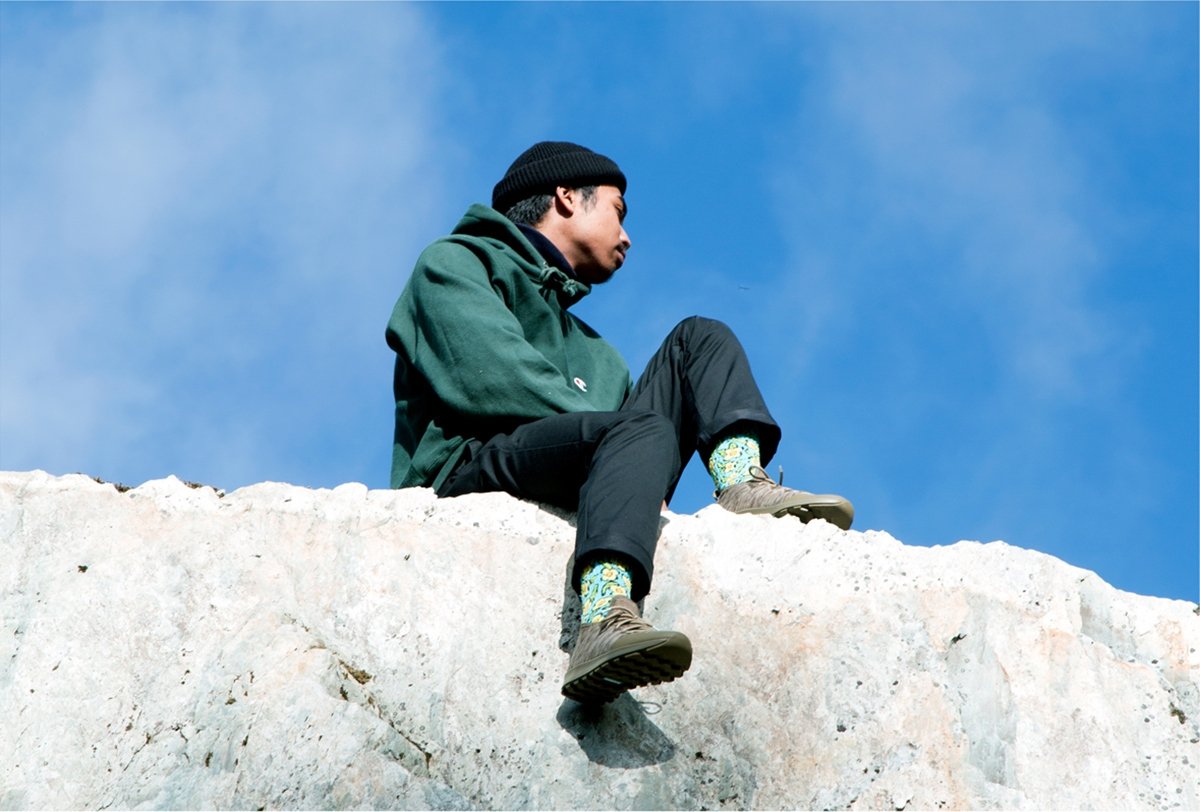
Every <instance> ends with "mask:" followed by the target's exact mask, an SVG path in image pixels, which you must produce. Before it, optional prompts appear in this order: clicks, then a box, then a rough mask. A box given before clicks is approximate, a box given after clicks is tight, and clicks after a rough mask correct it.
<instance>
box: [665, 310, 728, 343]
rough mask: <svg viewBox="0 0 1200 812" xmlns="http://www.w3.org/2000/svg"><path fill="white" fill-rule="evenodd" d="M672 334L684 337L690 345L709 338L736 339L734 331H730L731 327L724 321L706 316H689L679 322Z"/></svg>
mask: <svg viewBox="0 0 1200 812" xmlns="http://www.w3.org/2000/svg"><path fill="white" fill-rule="evenodd" d="M671 332H672V333H673V334H676V335H680V336H683V337H684V338H685V340H686V341H688V342H689V343H692V342H696V341H698V340H701V339H704V338H708V337H717V338H732V337H734V336H733V330H731V329H729V325H727V324H726V323H725V322H723V321H718V320H717V319H710V318H708V317H706V316H688V317H687V318H686V319H684V320H683V321H681V322H679V324H677V325H676V326H675V329H674V330H672V331H671Z"/></svg>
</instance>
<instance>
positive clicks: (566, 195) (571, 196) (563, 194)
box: [554, 186, 579, 217]
mask: <svg viewBox="0 0 1200 812" xmlns="http://www.w3.org/2000/svg"><path fill="white" fill-rule="evenodd" d="M578 205H579V191H578V190H576V189H571V188H569V187H567V186H559V187H557V188H556V189H555V190H554V208H555V209H556V210H557V211H558V213H559V214H560V215H561V216H563V217H570V216H571V215H572V214H574V213H575V208H576V207H577V206H578Z"/></svg>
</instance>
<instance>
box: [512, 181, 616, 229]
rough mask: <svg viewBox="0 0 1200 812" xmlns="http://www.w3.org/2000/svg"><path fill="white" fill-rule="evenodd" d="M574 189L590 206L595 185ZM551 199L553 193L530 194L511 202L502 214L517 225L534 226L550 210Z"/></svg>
mask: <svg viewBox="0 0 1200 812" xmlns="http://www.w3.org/2000/svg"><path fill="white" fill-rule="evenodd" d="M576 191H578V192H579V199H580V201H581V202H582V203H583V204H584V205H589V206H590V205H591V203H592V201H594V200H595V199H596V187H595V186H580V187H579V189H577V190H576ZM553 201H554V195H552V194H537V195H530V196H529V197H527V198H525V199H524V200H518V201H517V202H516V203H513V204H512V206H510V207H509V209H508V211H506V212H504V216H505V217H507V218H508V219H509V220H512V221H513V222H514V223H517V224H519V225H526V226H536V225H537V224H538V223H540V222H542V218H543V217H545V216H546V212H548V211H550V204H551V203H552V202H553Z"/></svg>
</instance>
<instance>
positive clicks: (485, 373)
mask: <svg viewBox="0 0 1200 812" xmlns="http://www.w3.org/2000/svg"><path fill="white" fill-rule="evenodd" d="M547 307H548V305H547ZM387 332H388V343H389V344H390V345H392V347H393V349H396V348H397V345H399V346H400V348H401V351H402V352H404V353H405V354H406V355H407V356H408V357H409V359H410V360H411V361H412V362H413V364H414V365H416V367H417V368H418V369H419V370H420V371H421V373H422V374H423V375H424V376H425V378H426V379H427V380H428V381H429V383H430V384H431V386H433V388H434V390H435V391H436V392H437V394H438V397H439V398H440V399H441V400H442V401H443V402H444V403H445V404H446V405H447V406H448V407H449V408H451V409H453V410H454V411H455V412H458V413H459V414H464V415H474V416H481V417H525V418H538V417H546V416H548V415H552V414H560V413H563V412H577V411H594V410H596V409H598V408H601V406H600V405H597V404H594V403H592V402H591V401H590V400H589V399H588V398H587V396H586V395H585V394H584V393H582V392H580V391H578V390H577V389H575V388H574V387H573V386H572V385H571V384H570V383H569V382H568V381H567V380H566V378H565V377H564V374H563V372H562V371H561V370H560V369H558V368H557V367H556V366H555V365H554V364H552V363H551V362H550V361H549V360H548V359H547V358H546V357H545V356H544V355H543V354H542V353H541V352H540V351H539V350H538V349H537V348H536V347H534V346H532V345H531V344H530V343H529V341H528V340H526V338H525V333H524V330H523V329H522V327H521V324H520V322H519V321H518V320H517V317H516V316H515V315H514V314H513V313H512V312H511V311H510V310H509V309H508V307H507V306H506V305H505V302H504V301H503V300H502V299H501V297H500V295H499V294H498V293H497V292H496V291H495V290H494V289H493V288H492V285H491V280H490V279H489V278H488V275H487V273H486V271H485V270H484V267H483V265H482V263H481V262H480V260H479V258H478V257H476V256H475V255H474V253H473V252H472V251H471V250H470V249H469V248H467V247H466V246H463V245H459V244H455V243H448V242H441V243H436V244H434V245H433V246H431V247H430V248H428V249H426V251H425V252H424V253H423V254H422V255H421V257H420V259H419V260H418V261H417V266H416V268H415V269H414V270H413V275H412V278H411V279H410V281H409V285H408V291H407V292H406V294H405V295H404V296H402V297H401V299H400V301H399V302H397V304H396V309H395V310H394V311H393V313H392V318H391V321H390V322H389V323H388V331H387ZM610 408H611V406H610Z"/></svg>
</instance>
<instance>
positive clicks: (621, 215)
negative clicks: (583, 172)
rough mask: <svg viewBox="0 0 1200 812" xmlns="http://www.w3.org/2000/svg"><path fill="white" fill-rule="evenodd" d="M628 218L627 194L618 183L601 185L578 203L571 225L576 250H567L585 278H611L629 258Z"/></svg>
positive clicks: (595, 281) (598, 280)
mask: <svg viewBox="0 0 1200 812" xmlns="http://www.w3.org/2000/svg"><path fill="white" fill-rule="evenodd" d="M576 193H577V194H578V192H576ZM624 220H625V198H624V197H622V195H621V190H620V189H618V188H617V187H616V186H597V187H596V196H595V197H594V198H592V199H591V200H590V201H588V202H586V203H584V202H582V200H580V204H579V205H577V206H576V207H575V211H574V214H573V215H572V216H571V218H570V226H569V227H568V229H569V232H570V242H571V249H572V250H571V251H569V252H564V253H565V254H566V255H567V259H568V260H570V262H571V267H572V268H573V269H574V270H575V275H576V276H578V277H579V280H580V281H581V282H586V283H587V284H589V285H598V284H600V283H601V282H607V281H608V280H609V279H611V278H612V275H613V273H615V272H616V270H617V268H620V267H621V265H622V263H624V262H625V254H626V253H627V252H628V251H629V246H630V241H629V235H628V234H626V233H625V228H624V227H623V226H622V223H623V222H624Z"/></svg>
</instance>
